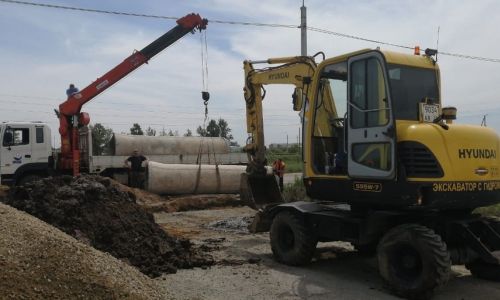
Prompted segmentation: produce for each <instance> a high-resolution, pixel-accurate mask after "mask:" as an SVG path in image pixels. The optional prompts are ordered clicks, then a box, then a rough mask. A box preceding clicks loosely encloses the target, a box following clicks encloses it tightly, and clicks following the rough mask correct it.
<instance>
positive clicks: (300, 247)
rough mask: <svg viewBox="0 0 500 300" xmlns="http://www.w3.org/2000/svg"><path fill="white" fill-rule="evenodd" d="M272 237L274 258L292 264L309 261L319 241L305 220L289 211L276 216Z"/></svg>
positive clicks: (272, 227)
mask: <svg viewBox="0 0 500 300" xmlns="http://www.w3.org/2000/svg"><path fill="white" fill-rule="evenodd" d="M270 237H271V249H272V251H273V255H274V258H275V259H276V260H277V261H279V262H281V263H284V264H287V265H292V266H298V265H304V264H307V263H309V262H310V261H311V258H312V256H313V254H314V251H315V250H316V244H317V243H318V241H317V240H316V238H315V237H314V234H313V233H312V232H311V230H310V229H309V228H308V227H307V225H306V224H305V223H304V221H302V220H301V219H300V218H299V217H297V216H296V215H294V214H292V213H290V212H287V211H284V212H281V213H279V214H278V215H276V216H275V217H274V219H273V223H272V225H271V230H270Z"/></svg>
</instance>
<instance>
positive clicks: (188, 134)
mask: <svg viewBox="0 0 500 300" xmlns="http://www.w3.org/2000/svg"><path fill="white" fill-rule="evenodd" d="M184 136H193V132H192V131H191V129H188V130H187V131H186V133H184Z"/></svg>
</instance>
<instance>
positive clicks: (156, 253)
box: [4, 175, 213, 277]
mask: <svg viewBox="0 0 500 300" xmlns="http://www.w3.org/2000/svg"><path fill="white" fill-rule="evenodd" d="M4 202H6V203H7V204H9V205H11V206H13V207H15V208H18V209H20V210H24V211H26V212H28V213H30V214H32V215H34V216H36V217H38V218H40V219H41V220H43V221H45V222H47V223H49V224H52V225H54V226H55V227H57V228H59V229H61V230H62V231H64V232H66V233H67V234H69V235H71V236H73V237H75V238H77V239H78V240H80V241H82V242H85V243H87V244H89V245H91V246H93V247H94V248H96V249H99V250H102V251H105V252H108V253H110V254H111V255H113V256H114V257H116V258H118V259H121V260H124V261H126V262H128V263H130V264H131V265H133V266H136V267H137V268H139V270H140V271H141V272H143V273H144V274H147V275H149V276H151V277H157V276H159V275H160V274H161V273H175V272H176V270H177V268H192V267H201V266H207V265H211V264H213V259H212V257H210V256H208V255H207V254H204V253H202V252H201V251H199V250H197V249H195V248H194V247H192V244H191V243H190V241H189V240H186V239H176V238H174V237H171V236H169V235H168V234H167V233H166V232H165V231H163V229H162V228H161V227H160V226H158V225H157V224H156V223H155V221H154V218H153V216H152V215H151V214H150V213H148V212H146V211H145V210H144V209H142V208H141V207H140V206H139V205H138V204H136V201H135V195H134V194H133V193H130V192H125V191H123V190H122V189H121V188H120V187H119V186H118V184H117V183H114V182H112V181H111V180H110V179H108V178H104V177H100V176H90V175H85V176H80V177H77V178H76V179H75V178H73V177H71V176H59V177H55V178H47V179H43V180H40V181H37V182H33V183H30V184H27V185H25V186H20V187H14V188H12V189H11V190H10V192H9V195H8V197H6V198H5V199H4Z"/></svg>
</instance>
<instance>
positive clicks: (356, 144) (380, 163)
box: [346, 51, 396, 179]
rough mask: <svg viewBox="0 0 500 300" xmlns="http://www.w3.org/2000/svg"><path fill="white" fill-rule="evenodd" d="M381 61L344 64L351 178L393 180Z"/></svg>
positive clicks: (372, 57) (374, 57) (376, 57)
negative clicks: (346, 73) (346, 71)
mask: <svg viewBox="0 0 500 300" xmlns="http://www.w3.org/2000/svg"><path fill="white" fill-rule="evenodd" d="M386 74H387V72H386V67H385V62H384V57H383V56H382V54H381V53H380V52H378V51H373V52H369V53H365V54H361V55H358V56H354V57H351V58H350V59H349V60H348V91H347V93H348V94H347V98H348V100H347V101H348V105H347V111H348V122H346V123H347V136H348V138H347V150H348V152H347V153H348V162H347V170H348V175H349V176H350V177H351V178H368V179H372V178H373V179H394V178H395V173H396V172H395V170H396V166H395V164H396V160H395V144H396V142H395V137H396V132H395V126H394V119H393V116H392V115H393V114H392V111H391V107H392V106H391V99H390V95H389V94H390V93H389V87H388V80H387V76H386Z"/></svg>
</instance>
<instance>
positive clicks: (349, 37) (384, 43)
mask: <svg viewBox="0 0 500 300" xmlns="http://www.w3.org/2000/svg"><path fill="white" fill-rule="evenodd" d="M307 30H310V31H315V32H319V33H325V34H329V35H335V36H338V37H343V38H348V39H353V40H360V41H365V42H370V43H375V44H381V45H388V46H393V47H398V48H404V49H413V47H410V46H404V45H398V44H394V43H389V42H383V41H378V40H373V39H368V38H364V37H360V36H355V35H351V34H345V33H340V32H335V31H331V30H326V29H321V28H317V27H310V26H307ZM439 54H442V53H441V52H440V53H439Z"/></svg>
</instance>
